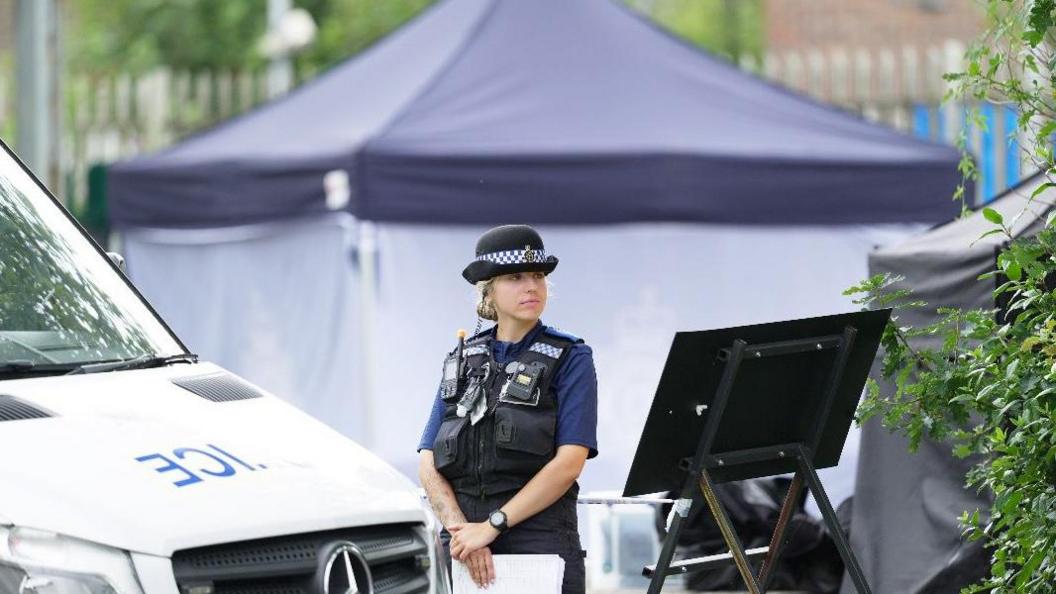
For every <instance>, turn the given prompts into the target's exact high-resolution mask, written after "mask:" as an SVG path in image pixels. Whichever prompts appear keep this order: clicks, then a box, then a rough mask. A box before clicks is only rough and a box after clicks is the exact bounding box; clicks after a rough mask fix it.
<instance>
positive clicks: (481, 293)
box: [476, 276, 554, 322]
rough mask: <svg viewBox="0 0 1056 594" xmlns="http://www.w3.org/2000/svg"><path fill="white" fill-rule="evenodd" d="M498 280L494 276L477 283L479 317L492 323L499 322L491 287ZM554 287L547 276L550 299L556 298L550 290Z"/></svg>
mask: <svg viewBox="0 0 1056 594" xmlns="http://www.w3.org/2000/svg"><path fill="white" fill-rule="evenodd" d="M496 278H497V277H494V276H493V277H491V278H489V279H488V280H482V281H477V284H476V288H477V316H478V317H480V318H482V319H485V320H491V321H492V322H497V321H498V320H499V312H497V311H495V302H494V301H492V300H491V287H492V285H494V284H495V279H496ZM553 286H554V284H553V283H552V282H550V277H549V276H547V277H546V288H547V293H548V294H549V296H550V297H553V296H554V295H553V293H552V292H550V289H551V288H552V287H553Z"/></svg>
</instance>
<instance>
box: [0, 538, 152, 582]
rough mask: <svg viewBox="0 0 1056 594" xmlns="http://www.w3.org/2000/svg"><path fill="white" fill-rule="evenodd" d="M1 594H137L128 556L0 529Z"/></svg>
mask: <svg viewBox="0 0 1056 594" xmlns="http://www.w3.org/2000/svg"><path fill="white" fill-rule="evenodd" d="M0 593H3V594H8V593H11V594H142V588H140V585H139V580H137V579H136V573H135V570H134V569H133V568H132V560H131V559H130V558H129V556H128V553H126V552H125V551H121V550H118V549H114V548H110V547H107V546H103V545H99V544H95V543H91V542H88V541H84V540H80V539H77V538H71V537H69V536H63V535H61V534H56V533H54V532H47V531H44V530H34V529H31V528H18V527H0Z"/></svg>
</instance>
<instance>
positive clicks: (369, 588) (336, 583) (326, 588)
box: [319, 541, 374, 594]
mask: <svg viewBox="0 0 1056 594" xmlns="http://www.w3.org/2000/svg"><path fill="white" fill-rule="evenodd" d="M324 553H325V554H324V555H321V556H320V558H322V559H323V560H324V561H323V565H322V567H321V569H322V575H321V576H320V577H321V580H320V581H321V582H322V583H321V584H320V586H322V587H321V588H319V590H320V591H321V593H322V594H373V592H374V582H373V579H372V578H371V575H370V566H369V565H367V559H366V557H364V556H363V553H362V552H360V550H359V547H357V546H356V545H354V544H352V543H350V542H348V541H341V542H336V543H333V544H331V545H329V546H327V547H326V548H325V549H324Z"/></svg>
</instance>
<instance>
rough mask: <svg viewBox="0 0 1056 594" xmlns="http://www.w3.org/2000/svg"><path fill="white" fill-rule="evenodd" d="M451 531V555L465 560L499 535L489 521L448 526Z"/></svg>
mask: <svg viewBox="0 0 1056 594" xmlns="http://www.w3.org/2000/svg"><path fill="white" fill-rule="evenodd" d="M447 530H448V532H450V533H451V556H452V557H454V558H455V559H458V560H459V561H465V560H466V559H467V558H469V554H470V553H472V552H473V551H476V550H479V549H482V548H484V547H486V546H488V545H490V544H491V543H492V541H494V540H495V538H496V537H497V536H498V535H499V531H498V530H496V529H495V528H494V527H493V526H492V525H491V524H489V523H487V522H467V523H465V524H455V525H453V526H450V527H448V529H447Z"/></svg>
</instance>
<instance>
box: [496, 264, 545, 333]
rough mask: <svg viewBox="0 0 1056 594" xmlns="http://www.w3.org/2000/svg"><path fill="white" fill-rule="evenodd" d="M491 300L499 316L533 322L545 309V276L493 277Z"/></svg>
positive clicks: (529, 274) (518, 273)
mask: <svg viewBox="0 0 1056 594" xmlns="http://www.w3.org/2000/svg"><path fill="white" fill-rule="evenodd" d="M492 299H493V300H494V302H495V309H496V310H497V311H498V313H499V315H500V316H503V315H505V316H509V317H511V318H514V319H517V320H522V321H535V320H538V319H539V316H541V315H543V308H545V307H546V275H545V274H543V273H542V272H515V273H513V274H503V275H501V276H497V277H495V282H494V283H493V284H492Z"/></svg>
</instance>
